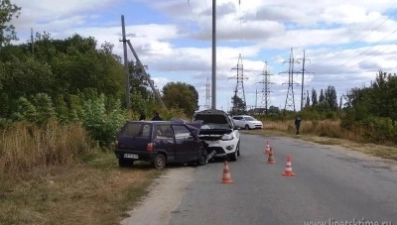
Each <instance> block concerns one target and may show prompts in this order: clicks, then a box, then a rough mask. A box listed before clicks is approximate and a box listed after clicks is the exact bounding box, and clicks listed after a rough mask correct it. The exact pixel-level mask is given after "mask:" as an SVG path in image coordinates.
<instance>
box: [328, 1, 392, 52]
mask: <svg viewBox="0 0 397 225" xmlns="http://www.w3.org/2000/svg"><path fill="white" fill-rule="evenodd" d="M394 7H397V3H396V4H395V5H394ZM392 8H393V7H392ZM396 14H397V9H395V10H394V13H392V14H389V15H388V16H387V17H386V18H385V19H383V20H382V21H381V22H380V23H379V24H378V25H377V26H376V27H374V28H372V29H371V30H370V31H369V32H368V33H367V34H366V35H365V36H363V37H362V38H361V39H360V40H358V41H355V42H353V44H352V45H350V46H349V47H350V48H352V47H354V46H357V44H359V43H360V42H361V41H363V40H364V39H365V38H366V37H368V36H369V35H370V34H371V33H373V32H374V31H375V30H376V29H378V28H379V27H380V26H382V25H383V24H384V23H385V22H386V21H387V20H388V19H390V18H391V17H392V16H394V15H396ZM377 21H378V20H374V21H373V22H372V23H370V24H369V25H367V26H366V27H365V28H364V30H365V29H367V28H369V27H370V26H372V25H373V24H375V22H377ZM358 36H360V33H357V34H356V35H355V36H353V38H352V39H353V40H354V39H355V38H357V37H358ZM341 54H342V51H340V52H339V53H337V54H335V55H333V56H332V57H331V58H329V59H333V58H336V57H337V56H339V55H341ZM358 55H360V53H359V54H358ZM358 55H357V56H358Z"/></svg>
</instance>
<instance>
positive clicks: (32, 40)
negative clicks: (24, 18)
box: [30, 28, 34, 57]
mask: <svg viewBox="0 0 397 225" xmlns="http://www.w3.org/2000/svg"><path fill="white" fill-rule="evenodd" d="M30 41H31V42H32V55H33V57H34V37H33V28H30Z"/></svg>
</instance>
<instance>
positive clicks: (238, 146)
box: [236, 142, 240, 156]
mask: <svg viewBox="0 0 397 225" xmlns="http://www.w3.org/2000/svg"><path fill="white" fill-rule="evenodd" d="M236 151H237V156H240V142H238V144H237V150H236Z"/></svg>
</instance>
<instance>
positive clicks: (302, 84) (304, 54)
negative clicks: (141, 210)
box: [298, 50, 309, 111]
mask: <svg viewBox="0 0 397 225" xmlns="http://www.w3.org/2000/svg"><path fill="white" fill-rule="evenodd" d="M298 60H302V83H301V109H300V110H301V111H302V109H303V102H304V99H303V98H304V94H303V89H304V86H305V73H306V69H305V65H306V51H305V50H303V58H301V59H298ZM306 74H309V72H307V73H306Z"/></svg>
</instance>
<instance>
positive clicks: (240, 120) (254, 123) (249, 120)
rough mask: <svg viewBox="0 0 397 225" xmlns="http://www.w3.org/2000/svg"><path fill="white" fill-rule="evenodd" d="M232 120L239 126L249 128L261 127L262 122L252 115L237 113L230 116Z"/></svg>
mask: <svg viewBox="0 0 397 225" xmlns="http://www.w3.org/2000/svg"><path fill="white" fill-rule="evenodd" d="M232 119H233V122H234V123H235V124H236V125H237V126H238V127H240V128H244V129H246V130H249V129H263V123H262V122H261V121H259V120H257V119H255V118H254V117H252V116H247V115H238V116H233V117H232Z"/></svg>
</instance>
